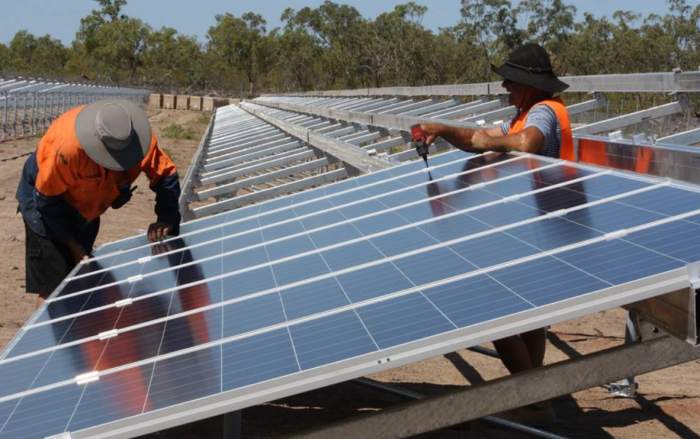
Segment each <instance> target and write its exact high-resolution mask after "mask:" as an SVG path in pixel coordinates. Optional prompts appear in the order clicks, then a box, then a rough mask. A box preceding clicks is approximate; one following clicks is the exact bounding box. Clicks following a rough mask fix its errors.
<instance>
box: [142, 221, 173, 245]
mask: <svg viewBox="0 0 700 439" xmlns="http://www.w3.org/2000/svg"><path fill="white" fill-rule="evenodd" d="M172 232H173V226H172V225H170V224H167V223H164V222H160V221H156V222H155V223H151V224H150V225H149V226H148V232H146V235H147V236H148V240H149V241H151V242H155V241H160V240H161V239H164V238H165V237H166V236H168V235H171V234H172Z"/></svg>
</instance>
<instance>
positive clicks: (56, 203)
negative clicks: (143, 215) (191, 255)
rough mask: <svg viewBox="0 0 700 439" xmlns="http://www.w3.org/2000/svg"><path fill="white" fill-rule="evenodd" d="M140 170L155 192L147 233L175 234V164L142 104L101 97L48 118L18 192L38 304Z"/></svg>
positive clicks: (30, 283) (29, 285)
mask: <svg viewBox="0 0 700 439" xmlns="http://www.w3.org/2000/svg"><path fill="white" fill-rule="evenodd" d="M142 171H143V172H145V173H146V176H147V177H148V179H149V180H150V187H151V189H152V190H153V191H154V192H155V193H156V206H155V213H156V216H157V220H156V222H154V223H152V224H151V225H150V226H149V227H148V233H147V235H148V239H149V240H151V241H155V240H158V239H161V238H163V237H165V236H166V235H169V234H177V233H178V231H179V225H180V213H179V210H178V198H179V196H180V185H179V182H178V176H177V172H176V169H175V165H174V164H173V162H172V161H171V160H170V158H169V157H168V156H167V155H166V154H165V153H164V152H163V151H162V150H161V149H160V148H159V147H158V141H157V139H156V137H155V135H152V133H151V126H150V124H149V122H148V118H147V117H146V114H145V113H144V111H143V110H142V109H141V108H139V107H138V106H137V105H135V104H134V103H132V102H129V101H125V100H116V99H115V100H103V101H98V102H95V103H93V104H90V105H86V106H80V107H76V108H73V109H72V110H69V111H67V112H66V113H64V114H63V115H61V116H60V117H59V118H58V119H56V120H55V121H54V122H53V123H52V124H51V126H50V127H49V129H48V130H47V131H46V134H44V136H43V137H42V138H41V140H40V141H39V144H38V146H37V148H36V151H35V152H34V153H32V154H31V155H30V156H29V157H28V158H27V161H26V162H25V164H24V169H23V172H22V177H21V178H20V181H19V185H18V187H17V195H16V197H17V201H18V202H19V207H18V210H19V211H20V212H21V213H22V217H23V219H24V224H25V232H26V244H25V245H26V261H25V263H26V290H27V292H28V293H32V294H37V306H38V305H40V304H41V303H42V302H43V301H44V300H45V299H46V298H47V297H48V296H49V295H50V294H51V292H52V291H53V290H54V289H55V288H56V287H57V286H58V284H60V283H61V281H62V280H63V278H64V277H65V276H66V275H67V274H68V273H69V272H70V271H71V270H72V268H73V267H74V266H75V265H76V264H77V263H78V262H79V261H80V260H81V259H83V258H85V257H86V256H88V255H89V254H90V252H91V251H92V246H93V244H94V242H95V238H96V237H97V232H98V230H99V225H100V215H102V214H103V213H104V212H105V211H106V210H107V209H108V208H109V207H112V208H115V209H118V208H120V207H121V206H123V205H124V204H125V203H126V202H127V201H129V199H130V198H131V193H132V192H133V190H134V189H135V187H133V188H132V187H131V184H132V183H133V182H134V180H136V178H137V177H138V175H139V174H140V173H141V172H142Z"/></svg>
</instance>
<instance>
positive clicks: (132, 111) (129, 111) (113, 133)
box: [75, 99, 151, 171]
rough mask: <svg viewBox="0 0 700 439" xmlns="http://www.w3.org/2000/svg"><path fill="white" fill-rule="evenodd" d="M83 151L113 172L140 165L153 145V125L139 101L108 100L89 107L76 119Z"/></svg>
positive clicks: (76, 127)
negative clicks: (137, 102) (136, 102)
mask: <svg viewBox="0 0 700 439" xmlns="http://www.w3.org/2000/svg"><path fill="white" fill-rule="evenodd" d="M75 131H76V134H77V136H78V140H79V141H80V146H81V147H82V149H83V151H85V153H86V154H87V155H88V157H90V159H91V160H92V161H94V162H95V163H97V164H98V165H100V166H103V167H105V168H107V169H111V170H113V171H125V170H127V169H131V168H133V167H134V166H136V165H138V164H139V163H140V162H141V160H143V157H144V156H145V155H146V152H147V151H148V148H149V146H150V144H151V124H150V123H148V117H147V116H146V113H145V112H144V111H143V110H142V109H141V108H140V107H139V106H138V105H136V104H135V103H133V102H131V101H127V100H122V99H106V100H101V101H97V102H94V103H92V104H90V105H87V106H85V108H83V109H82V110H81V111H80V113H78V117H77V119H76V122H75Z"/></svg>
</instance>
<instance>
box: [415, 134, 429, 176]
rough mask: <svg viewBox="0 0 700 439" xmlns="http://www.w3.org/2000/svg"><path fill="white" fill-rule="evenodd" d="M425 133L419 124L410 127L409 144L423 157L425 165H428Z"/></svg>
mask: <svg viewBox="0 0 700 439" xmlns="http://www.w3.org/2000/svg"><path fill="white" fill-rule="evenodd" d="M425 140H426V135H425V131H423V130H422V129H421V127H420V125H415V126H413V127H411V146H413V147H414V148H415V149H416V153H417V154H418V155H419V156H421V157H423V161H424V162H425V167H426V168H427V167H428V143H427V142H426V141H425Z"/></svg>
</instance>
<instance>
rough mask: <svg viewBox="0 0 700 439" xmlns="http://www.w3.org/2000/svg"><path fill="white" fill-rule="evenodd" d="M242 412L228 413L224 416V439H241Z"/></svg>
mask: <svg viewBox="0 0 700 439" xmlns="http://www.w3.org/2000/svg"><path fill="white" fill-rule="evenodd" d="M242 423H243V421H242V419H241V411H240V410H238V411H235V412H230V413H226V414H225V415H224V434H223V439H241V426H242Z"/></svg>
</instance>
